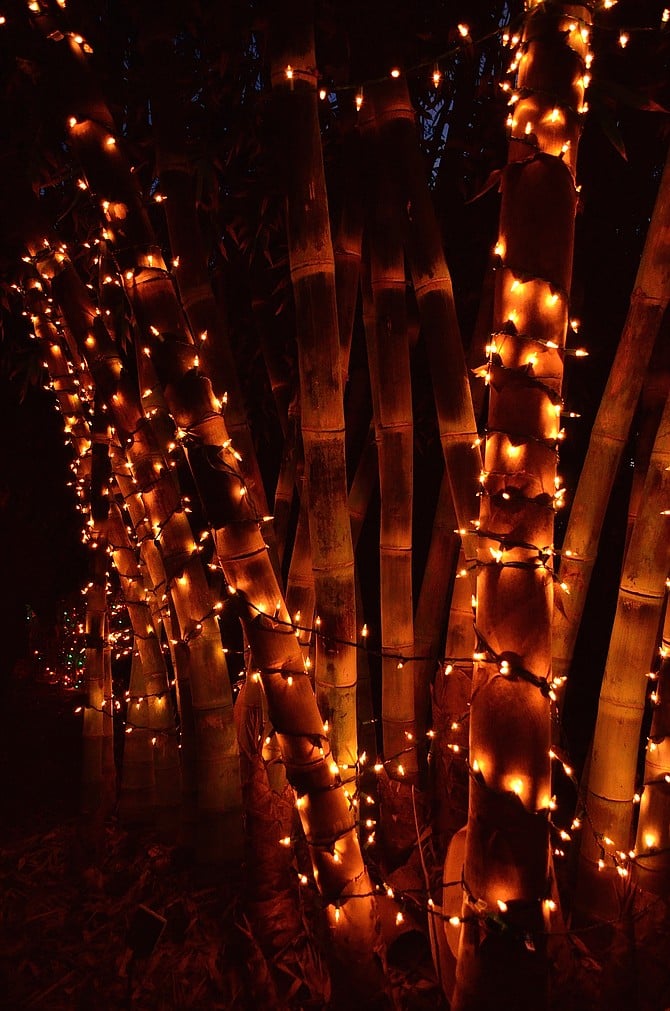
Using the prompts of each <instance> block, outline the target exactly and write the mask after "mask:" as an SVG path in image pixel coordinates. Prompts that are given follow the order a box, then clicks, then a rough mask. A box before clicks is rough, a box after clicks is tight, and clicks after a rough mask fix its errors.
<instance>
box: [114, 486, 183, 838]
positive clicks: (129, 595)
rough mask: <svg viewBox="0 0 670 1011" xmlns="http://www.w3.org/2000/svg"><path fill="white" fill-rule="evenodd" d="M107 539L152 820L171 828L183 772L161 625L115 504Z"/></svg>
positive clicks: (173, 822)
mask: <svg viewBox="0 0 670 1011" xmlns="http://www.w3.org/2000/svg"><path fill="white" fill-rule="evenodd" d="M107 536H108V539H109V545H110V547H111V550H112V559H113V561H114V566H115V568H116V571H117V573H118V575H119V581H120V584H121V591H122V593H123V598H124V601H125V604H126V607H127V609H128V615H129V618H130V625H131V628H132V630H133V634H134V646H133V657H135V654H137V659H138V661H139V662H138V672H137V673H138V678H137V680H138V688H139V690H138V691H137V692H136V693H135V694H136V695H137V696H138V697H139V696H140V695H141V696H142V697H143V699H144V701H143V702H142V703H141V707H142V714H141V715H142V718H141V719H140V720H138V721H137V722H138V724H139V726H141V727H146V728H147V731H148V733H147V734H146V735H144V736H146V737H147V739H148V741H149V745H150V750H149V757H150V758H151V765H152V774H151V778H152V780H153V782H154V786H155V797H154V801H153V803H154V805H155V807H156V811H155V814H156V819H157V822H158V824H159V825H160V826H161V827H163V828H166V829H169V828H173V827H174V826H175V825H176V821H177V812H178V809H179V804H180V800H181V786H180V779H181V772H180V768H179V752H178V749H177V732H176V727H175V721H174V713H173V711H172V700H171V698H170V685H169V680H168V673H167V667H166V665H165V656H164V655H163V650H162V648H161V643H160V638H159V626H157V625H156V623H155V621H154V617H153V615H152V612H151V607H150V604H149V599H150V597H151V592H150V590H148V589H147V587H146V585H145V577H144V573H143V572H142V570H141V568H140V565H139V564H138V560H137V557H136V553H135V548H134V547H133V545H132V543H131V540H130V537H129V535H128V531H127V529H126V525H125V523H124V520H123V517H122V515H121V511H120V509H119V507H118V505H116V503H112V505H111V506H110V515H109V521H108V527H107ZM140 675H141V677H140ZM132 696H133V691H132V688H131V714H132V715H133V716H134V713H132V705H133V704H134V703H132ZM128 746H131V747H132V748H135V747H136V739H135V738H133V740H132V742H131V741H126V747H128ZM124 767H125V759H124Z"/></svg>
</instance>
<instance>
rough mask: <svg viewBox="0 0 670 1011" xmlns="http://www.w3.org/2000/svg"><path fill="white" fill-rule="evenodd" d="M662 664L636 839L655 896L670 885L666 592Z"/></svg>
mask: <svg viewBox="0 0 670 1011" xmlns="http://www.w3.org/2000/svg"><path fill="white" fill-rule="evenodd" d="M660 654H661V667H660V670H659V671H658V672H657V674H656V675H655V677H654V678H653V679H652V680H653V681H656V678H657V679H658V682H657V684H656V685H655V686H654V691H653V693H652V696H651V698H652V704H653V706H654V715H653V717H652V721H651V730H650V731H649V741H648V742H647V753H646V756H645V763H644V787H643V789H642V797H641V800H640V817H639V820H638V823H637V839H636V842H635V850H636V852H637V858H636V861H635V863H636V878H637V883H638V884H639V885H640V887H641V888H644V889H645V891H648V892H653V893H654V895H667V894H668V887H669V886H670V787H669V786H668V784H669V783H670V778H669V777H670V607H668V600H667V594H666V602H665V622H664V625H663V635H662V638H661V648H660Z"/></svg>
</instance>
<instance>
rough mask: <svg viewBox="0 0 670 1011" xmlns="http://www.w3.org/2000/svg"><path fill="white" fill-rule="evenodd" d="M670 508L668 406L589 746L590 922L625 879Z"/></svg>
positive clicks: (585, 847)
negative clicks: (591, 746) (590, 753)
mask: <svg viewBox="0 0 670 1011" xmlns="http://www.w3.org/2000/svg"><path fill="white" fill-rule="evenodd" d="M669 506H670V398H668V400H667V401H666V404H665V408H664V411H663V415H662V417H661V421H660V423H659V427H658V432H657V433H656V439H655V441H654V447H653V449H652V454H651V460H650V462H649V469H648V471H647V476H646V478H645V482H644V488H643V491H642V501H641V506H640V512H639V513H638V516H637V519H636V521H635V525H634V527H633V532H632V534H631V539H630V544H629V546H628V551H627V552H626V560H625V562H624V568H623V574H622V577H621V585H620V588H619V597H618V600H617V609H616V615H615V618H614V626H613V628H612V636H611V639H610V646H609V651H608V654H607V663H606V665H605V674H604V677H603V683H602V688H601V691H600V703H599V706H598V717H597V720H596V729H595V735H594V740H593V750H592V755H591V766H590V769H589V782H588V790H587V794H586V811H587V815H588V825H589V828H590V831H585V832H584V834H583V838H582V845H581V850H580V877H581V887H579V888H578V890H577V898H578V903H579V907H580V909H581V910H582V911H583V912H584V913H586V914H588V915H589V916H593V917H597V918H609V917H610V916H611V915H612V911H613V910H614V911H616V910H617V909H618V906H619V899H618V895H617V885H618V882H619V881H620V879H621V877H624V878H625V877H627V876H628V859H627V854H628V850H629V849H630V846H631V830H632V820H633V795H634V793H635V776H636V770H637V756H638V748H639V741H640V730H641V727H642V717H643V714H644V709H645V695H646V691H647V674H648V672H649V670H650V664H651V660H652V653H653V650H654V645H655V643H656V642H657V638H656V637H657V632H658V627H659V622H660V620H661V616H662V607H663V603H664V599H665V581H666V578H667V575H668V572H670V535H669V533H668V507H669ZM652 745H654V741H653V740H651V739H650V745H649V746H652ZM649 746H648V747H649ZM653 750H654V748H653V747H652V751H653ZM622 854H623V856H622Z"/></svg>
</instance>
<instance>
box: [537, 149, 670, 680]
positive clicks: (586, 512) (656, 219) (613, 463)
mask: <svg viewBox="0 0 670 1011" xmlns="http://www.w3.org/2000/svg"><path fill="white" fill-rule="evenodd" d="M669 243H670V152H669V153H668V156H667V157H666V162H665V169H664V171H663V176H662V178H661V183H660V186H659V190H658V195H657V197H656V203H655V205H654V211H653V213H652V216H651V221H650V223H649V229H648V231H647V238H646V240H645V244H644V249H643V252H642V258H641V260H640V266H639V267H638V271H637V276H636V278H635V285H634V288H633V294H632V295H631V299H630V307H629V309H628V315H627V317H626V322H625V324H624V328H623V332H622V334H621V339H620V341H619V346H618V348H617V352H616V356H615V358H614V362H613V363H612V368H611V370H610V374H609V378H608V380H607V384H606V386H605V391H604V393H603V397H602V400H601V402H600V407H599V409H598V414H597V415H596V420H595V422H594V425H593V430H592V432H591V438H590V440H589V448H588V451H587V454H586V459H585V461H584V466H583V467H582V471H581V477H580V479H579V483H578V485H577V491H576V492H575V497H574V501H573V503H572V508H571V509H570V518H569V521H568V528H567V530H566V534H565V539H564V541H563V547H562V551H561V567H560V571H561V580H562V581H563V582H565V583H566V584H567V585H568V586H569V588H570V595H569V596H568V597H565V598H561V606H560V608H559V607H557V608H556V609H555V611H554V624H553V629H554V631H553V637H554V639H553V641H554V645H553V669H554V674H555V676H556V677H558V678H562V677H565V676H566V675H567V674H568V672H569V669H570V662H571V660H572V654H573V650H574V647H575V642H576V640H577V633H578V631H579V624H580V621H581V617H582V613H583V610H584V604H585V602H586V595H587V592H588V588H589V584H590V582H591V573H592V572H593V566H594V564H595V557H596V553H597V550H598V542H599V540H600V531H601V529H602V524H603V521H604V518H605V512H606V509H607V503H608V501H609V497H610V492H611V490H612V485H613V483H614V479H615V477H616V474H617V471H618V468H619V462H620V460H621V454H622V453H623V450H624V447H625V445H626V439H627V436H628V430H629V428H630V424H631V421H632V419H633V413H634V411H635V406H636V404H637V401H638V398H639V395H640V391H641V389H642V384H643V381H644V376H645V372H646V369H647V363H648V362H649V358H650V355H651V352H652V348H653V346H654V341H655V339H656V337H657V335H658V332H659V328H660V326H661V321H662V319H663V315H664V313H665V310H666V308H667V305H668V301H669V300H670V265H669V264H668V257H667V249H668V244H669Z"/></svg>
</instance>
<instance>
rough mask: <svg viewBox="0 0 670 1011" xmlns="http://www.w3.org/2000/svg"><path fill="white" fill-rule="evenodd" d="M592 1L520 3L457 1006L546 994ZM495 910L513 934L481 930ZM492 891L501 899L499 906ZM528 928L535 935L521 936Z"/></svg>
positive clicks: (484, 483) (520, 1005)
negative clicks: (565, 486)
mask: <svg viewBox="0 0 670 1011" xmlns="http://www.w3.org/2000/svg"><path fill="white" fill-rule="evenodd" d="M590 18H591V14H590V9H589V8H588V7H587V6H584V5H572V4H551V5H545V4H543V3H529V4H528V11H527V15H526V20H525V25H524V31H523V36H522V39H521V42H520V45H519V48H518V50H517V53H516V55H515V58H514V64H513V66H514V68H516V67H518V79H517V83H516V86H515V92H514V95H513V100H514V104H513V107H512V111H511V112H510V120H509V125H510V128H511V140H510V147H509V155H508V164H507V167H506V169H505V171H504V174H503V181H502V204H501V212H500V231H499V239H498V243H497V245H496V253H497V255H498V256H499V266H498V270H497V277H496V297H495V311H494V333H493V335H492V338H491V343H490V345H489V355H490V358H489V367H488V370H487V372H488V374H487V380H488V381H489V383H490V402H489V414H488V423H487V438H486V449H485V460H484V469H483V471H482V474H481V479H480V480H481V483H480V487H481V506H480V525H479V531H478V533H479V548H478V553H477V561H478V575H477V605H476V627H477V638H478V642H477V653H476V660H477V662H476V663H475V670H474V679H473V688H472V700H471V708H470V751H469V767H470V771H471V774H472V775H471V782H470V799H469V812H468V829H467V840H466V851H465V867H464V872H463V875H464V876H463V881H464V913H463V915H464V923H463V928H462V933H461V940H460V948H459V957H458V964H457V976H456V991H455V995H454V1000H453V1005H452V1006H453V1008H454V1009H455V1011H466V1009H467V1011H471V1009H472V1008H475V1007H476V1008H478V1009H480V1008H481V1009H484V1008H486V1009H492V1008H495V1007H497V1006H499V1003H500V994H501V993H504V994H505V1000H506V1002H507V1004H509V1006H510V1007H514V1008H515V1009H517V1011H539V1009H540V1008H543V1007H546V1006H547V1001H548V982H549V962H548V959H547V956H546V939H545V936H546V935H545V931H546V928H547V924H548V915H549V913H548V910H549V907H548V905H547V903H548V902H549V901H550V896H551V891H552V888H551V880H550V873H549V869H550V863H549V829H548V818H549V811H550V807H551V776H550V758H549V749H550V743H551V714H550V698H549V696H550V695H551V694H552V693H553V688H552V674H551V615H552V611H553V573H552V555H551V552H552V548H553V536H554V533H553V528H554V509H555V508H556V507H557V505H559V504H560V502H561V497H562V491H561V489H560V487H558V486H557V485H558V482H557V480H556V458H557V446H558V439H559V428H560V412H561V401H560V391H561V383H562V375H563V348H564V347H565V338H566V331H567V322H568V292H569V288H570V280H571V272H572V255H573V243H574V224H575V211H576V205H577V193H576V188H575V165H576V158H577V146H578V142H579V137H580V133H581V124H582V116H581V112H582V107H583V103H584V91H585V86H586V84H585V78H584V74H585V72H586V66H587V54H588V51H589V46H588V43H589V36H590V30H589V25H590ZM482 903H485V907H484V908H485V910H493V911H495V910H496V909H498V910H500V911H501V916H502V918H503V922H505V923H508V924H509V925H510V927H512V932H513V935H514V936H515V938H516V940H514V941H511V940H510V941H508V939H507V938H508V937H509V935H507V937H506V936H505V932H495V933H494V932H492V931H490V930H489V929H488V927H487V924H486V913H484V915H483V916H482V914H481V912H480V910H481V908H482V906H481V904H482ZM499 903H502V906H500V905H499ZM524 934H526V935H529V936H530V937H531V938H532V944H529V945H525V944H524V943H523V940H522V938H523V936H524Z"/></svg>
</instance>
